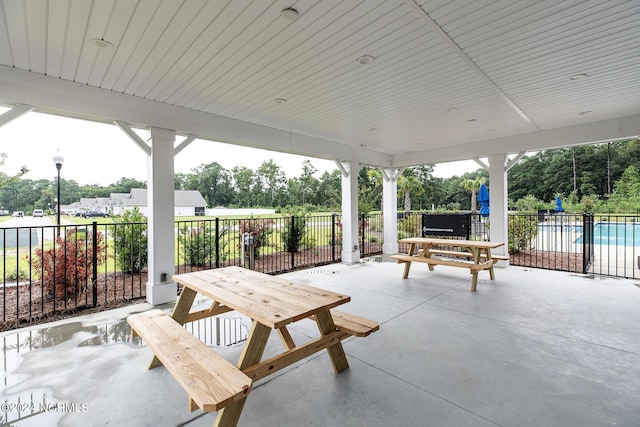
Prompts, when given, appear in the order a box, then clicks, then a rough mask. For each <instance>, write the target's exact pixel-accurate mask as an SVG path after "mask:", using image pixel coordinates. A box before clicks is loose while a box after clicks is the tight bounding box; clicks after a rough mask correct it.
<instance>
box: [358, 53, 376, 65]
mask: <svg viewBox="0 0 640 427" xmlns="http://www.w3.org/2000/svg"><path fill="white" fill-rule="evenodd" d="M374 60H375V58H374V57H373V56H371V55H364V56H361V57H360V58H358V59H356V61H357V62H358V64H360V65H368V64H371V63H372V62H373V61H374Z"/></svg>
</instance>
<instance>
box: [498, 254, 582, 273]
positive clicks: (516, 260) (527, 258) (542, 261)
mask: <svg viewBox="0 0 640 427" xmlns="http://www.w3.org/2000/svg"><path fill="white" fill-rule="evenodd" d="M582 260H583V257H582V254H576V253H566V252H552V251H523V252H518V253H515V254H511V255H509V264H510V265H518V266H522V267H533V268H544V269H547V270H558V271H569V272H572V273H582Z"/></svg>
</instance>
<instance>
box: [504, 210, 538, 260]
mask: <svg viewBox="0 0 640 427" xmlns="http://www.w3.org/2000/svg"><path fill="white" fill-rule="evenodd" d="M508 233H509V253H510V254H514V253H516V252H520V251H522V250H525V249H527V248H529V245H530V242H531V240H532V239H533V238H535V237H536V236H537V235H538V224H537V222H536V217H535V216H511V215H510V216H509V225H508Z"/></svg>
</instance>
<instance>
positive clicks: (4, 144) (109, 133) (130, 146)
mask: <svg viewBox="0 0 640 427" xmlns="http://www.w3.org/2000/svg"><path fill="white" fill-rule="evenodd" d="M6 110H7V109H0V114H1V113H3V112H4V111H6ZM58 151H59V153H60V155H61V156H62V157H63V158H64V163H63V165H62V169H61V172H60V173H61V177H62V178H63V179H66V180H73V181H76V182H77V183H78V184H80V185H92V184H97V185H100V186H107V185H109V184H114V183H115V182H117V181H118V180H119V179H120V178H123V177H124V178H133V179H136V180H139V181H146V180H147V160H146V154H145V153H144V152H143V151H142V149H140V148H139V147H138V146H137V145H136V144H135V143H134V142H133V141H131V139H129V137H128V136H127V135H125V134H124V132H122V131H121V130H120V129H119V128H118V127H116V126H115V125H109V124H103V123H96V122H90V121H86V120H78V119H70V118H66V117H59V116H53V115H49V114H41V113H34V112H30V113H27V114H25V115H23V116H21V117H19V118H17V119H15V120H13V121H11V122H9V123H7V124H5V125H4V126H1V127H0V152H2V153H6V154H7V159H6V162H5V165H4V166H2V167H1V168H0V171H2V172H3V173H5V174H7V175H13V174H15V173H16V172H17V171H18V170H19V169H20V167H21V166H22V165H26V166H27V169H29V173H28V174H26V175H25V176H24V178H28V179H31V180H34V181H35V180H39V179H47V180H52V179H55V177H56V176H57V170H56V166H55V163H54V161H53V157H54V156H55V155H56V154H57V153H58ZM269 159H273V161H274V162H275V163H276V164H277V165H278V166H280V168H281V169H282V170H283V171H284V173H285V174H286V175H287V177H289V178H292V177H297V176H300V175H301V174H302V162H303V161H304V160H305V159H309V160H311V163H312V164H313V165H314V166H315V168H316V169H317V170H318V172H317V173H316V177H318V178H319V177H320V175H322V173H323V172H325V171H332V170H334V169H336V165H335V163H334V162H333V161H331V160H324V159H316V158H307V157H302V156H297V155H293V154H286V153H278V152H275V151H265V150H258V149H255V148H248V147H242V146H237V145H231V144H225V143H216V142H212V141H200V140H195V141H193V142H192V143H191V144H190V145H189V146H187V147H186V148H185V149H184V150H182V151H181V152H180V153H178V155H177V156H176V157H175V172H176V173H189V172H191V171H192V169H194V168H196V167H198V166H200V165H204V164H209V163H213V162H218V163H219V164H220V165H222V166H223V167H224V168H225V169H228V170H231V169H232V168H233V167H235V166H246V167H248V168H251V169H254V170H255V169H257V168H258V167H259V166H260V165H261V164H262V162H264V161H267V160H269ZM478 167H479V166H478V164H477V163H475V162H474V161H473V160H468V161H464V162H451V163H445V164H439V165H436V167H435V169H434V175H435V176H438V177H443V178H448V177H450V176H453V175H462V174H463V173H465V172H472V171H475V170H476V169H478Z"/></svg>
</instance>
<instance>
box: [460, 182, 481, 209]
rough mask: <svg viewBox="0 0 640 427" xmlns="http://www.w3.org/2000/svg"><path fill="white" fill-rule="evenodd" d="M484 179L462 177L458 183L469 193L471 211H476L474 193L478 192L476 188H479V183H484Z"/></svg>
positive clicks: (476, 202)
mask: <svg viewBox="0 0 640 427" xmlns="http://www.w3.org/2000/svg"><path fill="white" fill-rule="evenodd" d="M485 182H486V179H485V178H484V177H477V178H474V179H467V178H463V180H462V182H461V183H460V185H461V186H462V188H464V190H465V191H466V192H470V193H471V213H475V212H476V208H477V205H478V198H477V197H476V194H478V190H480V185H482V184H484V183H485Z"/></svg>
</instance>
